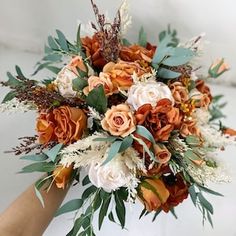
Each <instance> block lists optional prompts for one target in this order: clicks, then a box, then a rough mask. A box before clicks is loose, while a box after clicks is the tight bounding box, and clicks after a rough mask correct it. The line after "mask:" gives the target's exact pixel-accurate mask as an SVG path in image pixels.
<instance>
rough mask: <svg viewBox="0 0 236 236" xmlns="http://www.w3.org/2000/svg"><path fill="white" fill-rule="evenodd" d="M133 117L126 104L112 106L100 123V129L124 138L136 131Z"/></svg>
mask: <svg viewBox="0 0 236 236" xmlns="http://www.w3.org/2000/svg"><path fill="white" fill-rule="evenodd" d="M135 123H136V122H135V117H134V116H133V114H132V112H131V111H130V109H129V106H128V105H126V104H120V105H117V106H112V107H111V109H109V110H108V111H107V112H106V113H105V117H104V119H103V120H102V121H101V124H102V128H103V129H104V130H106V131H108V132H109V133H110V134H112V135H114V136H121V137H126V136H128V135H129V134H131V133H133V132H134V131H135V129H136V125H135Z"/></svg>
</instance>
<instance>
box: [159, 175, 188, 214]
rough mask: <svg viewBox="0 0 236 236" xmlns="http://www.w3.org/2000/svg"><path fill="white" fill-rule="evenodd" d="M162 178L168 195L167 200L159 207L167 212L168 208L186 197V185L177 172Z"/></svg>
mask: <svg viewBox="0 0 236 236" xmlns="http://www.w3.org/2000/svg"><path fill="white" fill-rule="evenodd" d="M163 178H164V182H165V187H166V188H167V190H168V191H169V193H170V195H169V197H168V199H167V201H166V202H165V203H164V204H162V206H161V208H162V209H163V211H165V212H168V211H169V210H170V209H172V208H173V207H176V206H177V205H179V204H180V203H181V202H183V200H184V199H187V198H188V186H187V184H186V183H185V181H184V179H183V177H182V176H181V174H177V175H176V176H174V175H173V174H171V175H168V176H166V177H163Z"/></svg>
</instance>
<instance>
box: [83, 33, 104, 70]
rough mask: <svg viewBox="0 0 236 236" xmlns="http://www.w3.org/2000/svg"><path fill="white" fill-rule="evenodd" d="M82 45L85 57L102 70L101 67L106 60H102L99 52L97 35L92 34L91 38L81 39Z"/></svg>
mask: <svg viewBox="0 0 236 236" xmlns="http://www.w3.org/2000/svg"><path fill="white" fill-rule="evenodd" d="M81 41H82V45H83V47H84V48H85V51H86V55H87V57H89V58H90V59H91V61H92V64H93V65H94V66H95V67H97V68H99V69H102V68H103V66H104V65H105V64H106V60H105V59H104V58H103V56H102V54H101V51H100V45H99V41H98V34H97V33H96V34H94V35H93V37H92V38H90V37H85V38H82V39H81Z"/></svg>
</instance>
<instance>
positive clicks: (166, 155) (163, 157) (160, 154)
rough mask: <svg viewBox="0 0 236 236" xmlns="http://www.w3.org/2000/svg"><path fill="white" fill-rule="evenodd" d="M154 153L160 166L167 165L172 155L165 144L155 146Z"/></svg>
mask: <svg viewBox="0 0 236 236" xmlns="http://www.w3.org/2000/svg"><path fill="white" fill-rule="evenodd" d="M154 152H155V156H156V159H157V161H158V162H159V163H160V164H166V163H167V162H168V161H169V160H170V158H171V153H170V152H169V150H168V149H167V148H166V146H165V145H163V144H155V145H154Z"/></svg>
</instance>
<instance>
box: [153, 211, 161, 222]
mask: <svg viewBox="0 0 236 236" xmlns="http://www.w3.org/2000/svg"><path fill="white" fill-rule="evenodd" d="M161 212H162V209H158V210H157V211H156V212H155V214H154V216H153V218H152V222H154V221H155V220H156V218H157V216H159V214H160V213H161Z"/></svg>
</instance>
